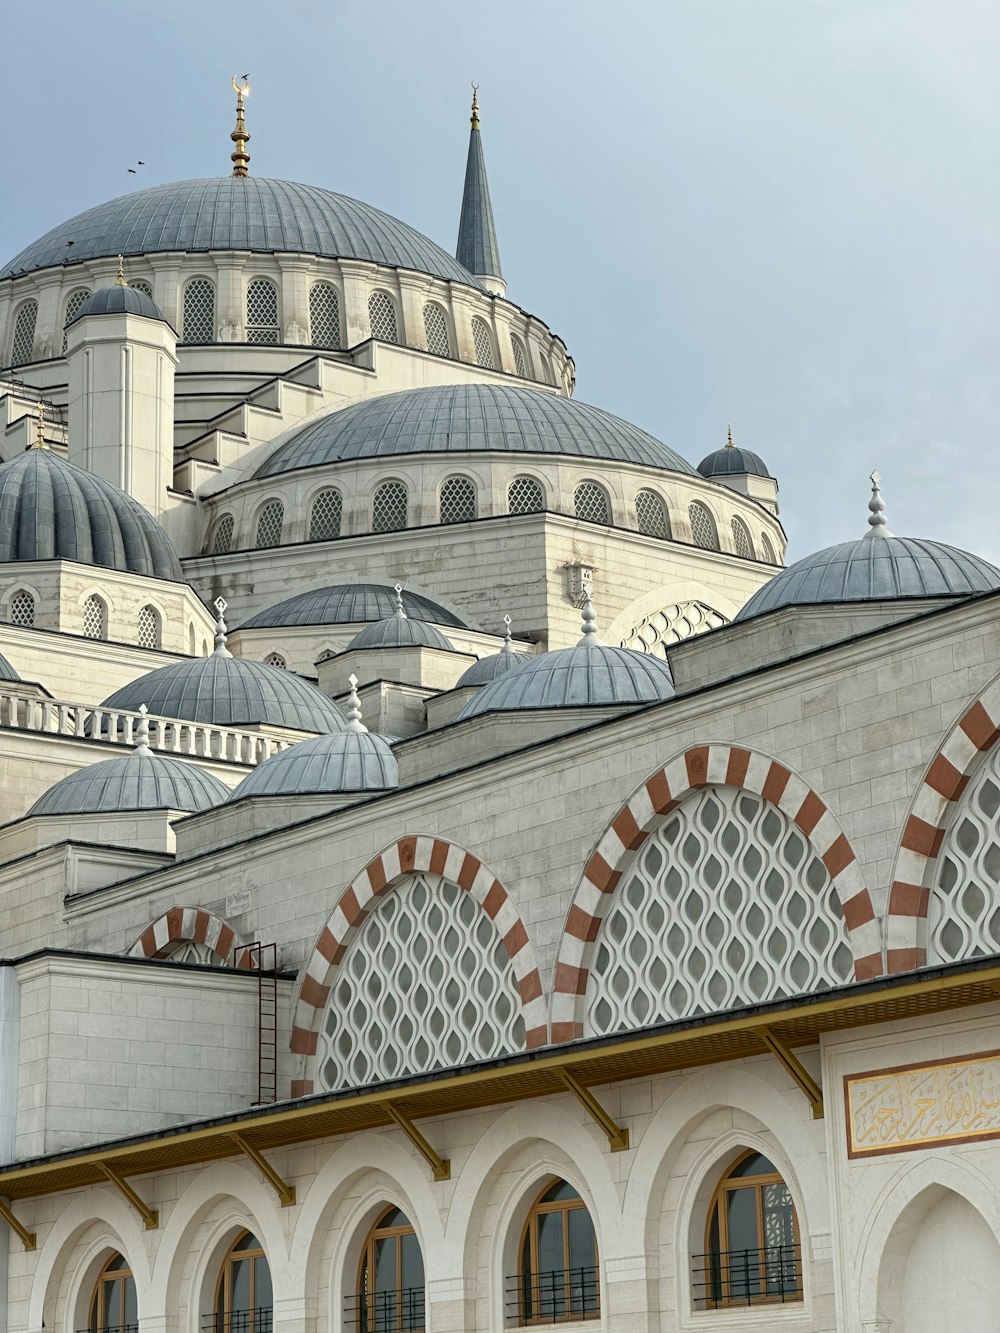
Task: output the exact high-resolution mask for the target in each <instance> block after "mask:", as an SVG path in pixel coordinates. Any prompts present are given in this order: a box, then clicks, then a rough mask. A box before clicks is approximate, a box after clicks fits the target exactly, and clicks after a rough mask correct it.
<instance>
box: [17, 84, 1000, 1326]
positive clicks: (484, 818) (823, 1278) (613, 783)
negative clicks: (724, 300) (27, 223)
mask: <svg viewBox="0 0 1000 1333" xmlns="http://www.w3.org/2000/svg"><path fill="white" fill-rule="evenodd" d="M234 88H235V89H236V100H237V116H236V127H235V129H234V130H233V132H232V136H231V138H232V143H233V151H232V154H231V162H232V169H231V172H230V173H229V174H226V175H223V176H220V177H218V178H215V179H209V180H187V181H180V182H177V183H174V184H169V185H159V186H155V187H154V188H151V189H138V190H136V191H134V192H133V193H131V194H128V195H126V196H124V197H122V198H120V199H115V200H112V201H111V202H109V203H104V204H100V205H98V206H97V207H95V208H92V209H90V210H89V211H87V212H85V213H82V214H80V215H79V216H77V217H74V218H72V219H70V220H69V221H66V222H62V223H60V224H59V225H57V226H55V227H54V228H53V229H52V230H51V231H49V232H48V233H47V234H46V235H45V236H43V237H41V238H40V239H39V240H37V241H35V242H34V243H33V244H31V245H29V246H28V247H27V248H26V249H25V250H23V251H22V253H21V254H19V255H17V256H16V257H14V258H13V259H11V260H10V262H9V263H8V264H6V266H5V267H4V268H3V269H2V271H0V365H2V367H3V369H2V370H0V394H2V396H0V456H2V460H3V461H2V462H0V622H2V624H0V652H2V657H0V774H2V782H0V802H2V806H0V819H2V821H3V822H2V826H0V942H2V947H0V1242H2V1243H0V1329H2V1330H3V1333H42V1330H45V1333H52V1331H53V1330H55V1331H56V1333H77V1331H80V1330H87V1331H88V1333H111V1331H112V1330H116V1331H117V1333H272V1330H273V1333H340V1331H341V1330H343V1331H344V1333H420V1331H421V1330H427V1333H472V1331H473V1330H475V1331H476V1333H501V1331H502V1330H506V1329H514V1328H523V1327H528V1326H531V1327H534V1328H542V1329H545V1328H552V1327H555V1326H557V1325H558V1326H559V1328H560V1329H562V1330H563V1331H564V1333H567V1331H571V1330H580V1331H581V1333H582V1330H586V1333H599V1330H601V1329H607V1330H609V1333H675V1331H676V1333H735V1331H736V1330H739V1331H741V1333H742V1331H743V1330H761V1331H767V1333H771V1331H772V1330H782V1331H783V1333H835V1331H836V1333H931V1331H932V1330H933V1333H959V1330H961V1333H997V1330H998V1329H1000V743H998V742H1000V570H998V569H996V568H994V567H993V566H992V565H991V564H989V563H988V562H987V561H985V560H983V559H980V558H979V557H977V556H976V555H974V554H970V553H967V552H964V551H960V550H956V549H954V548H952V547H949V546H946V545H943V544H942V543H940V542H937V541H933V540H927V539H922V538H918V537H901V536H896V535H894V533H893V532H892V531H891V530H890V521H891V523H892V525H893V527H895V526H897V525H898V527H899V528H900V529H902V530H904V531H905V529H906V515H905V514H902V513H897V512H891V513H890V512H887V503H889V504H890V506H891V499H892V488H891V482H890V481H889V480H888V479H887V481H886V494H887V500H884V499H883V496H882V486H881V482H880V478H879V476H878V473H877V472H875V473H873V474H872V478H871V481H870V483H869V481H868V479H867V478H865V477H861V478H859V479H858V489H857V501H856V504H855V505H854V506H853V508H851V509H850V510H849V511H847V512H844V513H843V514H842V516H841V523H842V530H843V541H842V542H841V543H840V544H838V545H836V546H833V547H830V548H828V549H826V550H823V551H819V552H817V553H815V554H812V555H808V556H806V558H804V559H801V560H799V561H797V562H796V563H793V564H790V565H786V563H785V546H786V542H785V534H784V531H783V528H782V525H781V521H780V517H779V506H778V484H777V482H776V480H775V479H774V476H773V475H772V473H771V472H770V470H769V468H768V467H767V466H766V464H765V463H764V462H763V461H762V459H761V458H760V457H759V456H758V455H757V454H756V453H751V452H749V451H748V450H747V449H745V448H743V447H741V444H740V442H734V440H733V437H732V434H731V433H730V435H729V438H728V440H725V442H723V439H721V438H720V442H719V443H720V448H719V449H717V450H716V451H715V452H714V453H712V454H710V455H709V456H708V457H707V458H705V459H703V460H702V461H701V462H699V463H697V466H695V465H694V463H693V462H692V461H689V460H688V459H686V458H685V457H684V456H683V453H682V452H676V451H675V450H674V448H672V447H670V446H668V445H666V444H664V443H662V442H661V441H660V440H658V439H655V438H654V437H652V436H651V435H649V434H647V433H646V432H645V431H643V430H640V429H638V428H637V427H635V426H633V425H630V424H629V423H628V422H626V421H623V420H621V419H620V418H618V417H616V416H614V415H612V414H610V413H608V412H606V411H603V410H602V409H600V408H599V407H595V406H591V405H588V404H585V403H582V402H579V401H578V400H577V399H576V398H575V396H574V389H575V367H574V362H573V359H572V357H571V355H570V352H569V350H568V348H567V346H566V345H565V344H564V342H563V340H562V339H561V338H560V337H558V336H557V335H556V334H554V333H553V332H552V330H551V329H550V328H549V327H548V325H547V324H546V323H545V321H544V320H543V319H541V318H539V317H538V316H537V315H535V314H532V313H529V311H528V310H527V309H525V308H524V307H523V306H522V305H521V304H519V302H520V301H521V300H528V299H530V294H529V293H524V292H522V291H521V290H520V289H519V287H518V284H517V277H516V274H507V275H505V274H504V272H503V270H502V266H501V262H500V249H499V245H498V238H497V234H496V229H495V226H494V220H493V212H492V207H491V202H490V194H489V189H488V186H487V177H486V168H485V161H484V155H483V147H482V139H481V131H480V125H479V109H478V105H477V103H476V101H475V100H474V101H473V108H472V120H471V136H470V146H469V156H468V163H467V167H466V175H465V187H464V194H463V196H462V200H461V213H460V225H459V234H458V244H457V247H456V250H455V254H454V255H452V254H451V253H450V252H449V251H448V250H446V249H444V248H442V247H441V246H439V245H438V244H436V243H435V242H434V241H432V240H430V239H428V238H427V237H425V236H423V235H421V234H420V233H418V232H417V231H415V230H414V229H413V228H412V227H410V226H408V225H407V224H405V223H403V222H400V221H399V220H397V219H396V218H393V217H390V216H388V215H387V214H386V213H384V212H382V211H381V210H379V209H378V208H376V207H374V206H372V205H370V204H366V203H360V202H358V201H357V200H354V199H350V198H347V197H345V196H343V195H340V194H336V193H333V192H331V191H330V190H328V189H326V188H324V187H320V186H315V185H302V184H294V183H290V182H287V181H281V180H265V179H261V178H258V177H257V176H255V175H253V174H252V171H251V159H250V149H249V140H250V134H249V132H248V129H247V124H246V119H245V111H244V96H245V93H246V91H247V87H246V84H245V81H244V82H243V83H239V84H237V82H236V81H235V80H234ZM221 150H222V146H221V144H220V157H221V156H222V151H221ZM223 161H224V159H223ZM220 165H222V163H221V162H220ZM456 165H457V164H456ZM457 203H458V200H457V198H456V204H457ZM508 279H509V280H510V293H511V294H510V295H508V286H507V283H508ZM512 297H513V298H514V299H512ZM765 452H766V450H765ZM873 461H874V460H873Z"/></svg>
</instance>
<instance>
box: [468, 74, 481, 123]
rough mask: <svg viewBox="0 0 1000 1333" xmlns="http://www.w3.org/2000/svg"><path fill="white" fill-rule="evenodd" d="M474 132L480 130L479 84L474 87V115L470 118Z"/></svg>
mask: <svg viewBox="0 0 1000 1333" xmlns="http://www.w3.org/2000/svg"><path fill="white" fill-rule="evenodd" d="M469 120H470V122H471V124H472V128H473V129H474V130H478V129H479V84H478V83H474V84H473V85H472V115H471V116H470V117H469Z"/></svg>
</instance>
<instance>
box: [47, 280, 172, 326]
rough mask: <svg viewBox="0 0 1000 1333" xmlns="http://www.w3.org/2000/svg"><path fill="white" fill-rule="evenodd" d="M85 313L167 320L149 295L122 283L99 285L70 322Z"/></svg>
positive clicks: (74, 321) (81, 317)
mask: <svg viewBox="0 0 1000 1333" xmlns="http://www.w3.org/2000/svg"><path fill="white" fill-rule="evenodd" d="M86 315H141V316H142V317H143V318H144V319H158V320H161V321H162V322H163V323H164V324H166V323H168V322H169V321H168V320H167V317H166V315H165V314H164V313H163V311H162V310H161V309H160V307H159V306H158V305H157V304H156V302H155V301H154V300H153V298H152V297H151V296H147V295H146V293H145V292H141V291H137V290H136V289H135V288H134V287H126V286H124V285H123V284H122V283H115V285H114V286H113V287H99V288H98V289H97V291H96V292H91V294H90V295H89V296H88V297H87V299H86V301H84V303H83V305H82V306H81V307H80V309H79V310H78V311H77V312H76V314H75V315H74V316H73V318H72V319H71V320H70V323H71V324H75V323H76V321H77V320H78V319H83V318H84V316H86Z"/></svg>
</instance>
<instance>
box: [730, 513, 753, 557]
mask: <svg viewBox="0 0 1000 1333" xmlns="http://www.w3.org/2000/svg"><path fill="white" fill-rule="evenodd" d="M730 527H731V528H732V530H733V546H734V547H735V548H736V554H737V555H738V556H741V557H742V558H743V559H744V560H752V559H753V558H754V554H753V542H752V541H751V540H750V533H749V532H748V531H747V526H746V524H745V523H744V522H743V521H742V519H738V518H734V519H733V521H732V523H731V524H730Z"/></svg>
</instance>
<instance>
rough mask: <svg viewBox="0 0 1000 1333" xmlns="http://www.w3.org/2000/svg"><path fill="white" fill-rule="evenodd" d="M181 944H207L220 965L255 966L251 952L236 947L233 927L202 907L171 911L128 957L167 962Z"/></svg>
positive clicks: (153, 925)
mask: <svg viewBox="0 0 1000 1333" xmlns="http://www.w3.org/2000/svg"><path fill="white" fill-rule="evenodd" d="M178 944H204V945H206V946H207V947H208V948H209V949H211V950H212V952H213V953H214V954H216V955H217V957H218V959H219V962H220V963H223V964H230V965H231V966H233V967H243V968H251V967H253V966H254V963H253V959H252V956H251V952H250V950H249V949H248V948H241V947H239V946H238V945H237V943H236V932H235V931H234V930H233V928H232V926H230V925H228V924H227V923H226V922H225V921H223V919H222V918H221V917H219V916H213V915H212V913H211V912H206V911H203V910H202V908H200V907H171V908H170V910H169V911H168V912H164V913H163V915H162V916H161V917H160V918H159V919H158V920H156V921H154V922H153V924H152V925H150V926H147V927H146V929H145V930H144V931H143V932H142V934H141V935H140V936H139V938H138V939H137V940H136V942H135V943H134V944H133V945H132V947H131V949H129V951H128V953H129V957H130V958H168V957H169V956H170V954H171V953H173V951H174V949H175V948H176V947H177V945H178Z"/></svg>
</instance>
